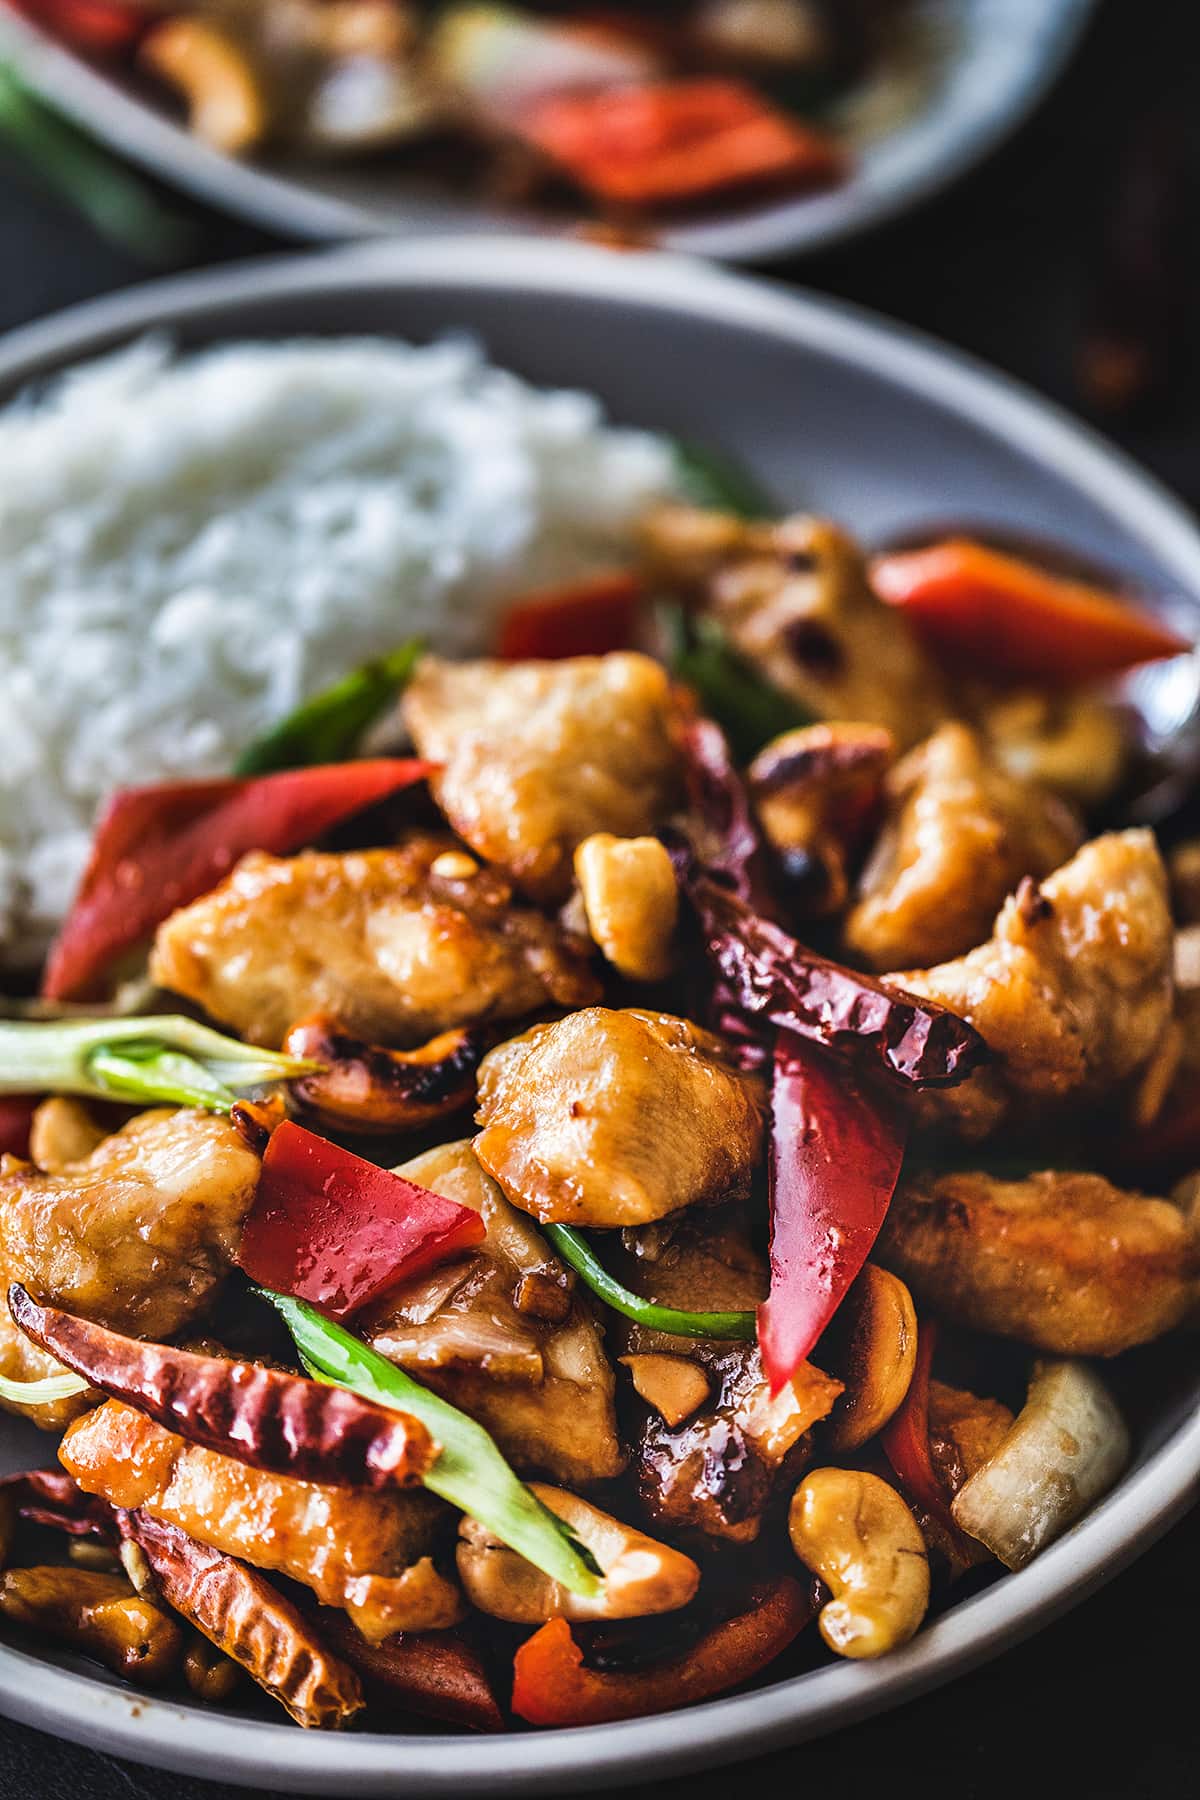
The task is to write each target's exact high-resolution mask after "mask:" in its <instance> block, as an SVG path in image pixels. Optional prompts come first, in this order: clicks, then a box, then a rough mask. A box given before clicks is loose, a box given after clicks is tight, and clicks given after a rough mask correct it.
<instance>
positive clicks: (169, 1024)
mask: <svg viewBox="0 0 1200 1800" xmlns="http://www.w3.org/2000/svg"><path fill="white" fill-rule="evenodd" d="M319 1067H320V1065H319V1064H318V1063H313V1062H305V1061H302V1060H301V1059H300V1058H299V1057H295V1056H283V1055H280V1054H278V1053H277V1052H276V1051H273V1050H260V1049H258V1048H256V1046H254V1045H252V1044H242V1043H239V1042H238V1040H237V1039H236V1038H230V1037H225V1036H224V1034H223V1033H222V1032H219V1031H213V1030H212V1029H211V1027H210V1026H207V1025H200V1024H198V1023H197V1022H196V1020H195V1019H188V1018H184V1017H183V1016H182V1015H181V1014H167V1015H164V1016H163V1017H162V1018H158V1017H155V1016H148V1017H142V1018H133V1019H72V1020H69V1021H62V1022H59V1021H54V1022H50V1023H44V1022H41V1021H34V1020H25V1019H4V1020H0V1094H40V1093H54V1094H79V1095H81V1096H82V1097H84V1098H86V1099H94V1100H131V1101H134V1102H138V1101H143V1102H147V1103H149V1104H154V1103H167V1104H171V1105H177V1106H202V1107H206V1108H207V1109H208V1110H209V1111H210V1112H228V1110H229V1108H230V1107H231V1106H232V1105H233V1103H234V1100H235V1099H236V1098H237V1095H238V1093H239V1092H241V1091H243V1090H248V1089H253V1088H257V1087H263V1086H265V1085H266V1084H267V1083H268V1082H272V1081H287V1080H291V1079H294V1078H295V1077H297V1076H300V1075H311V1074H313V1073H314V1072H315V1071H316V1070H317V1069H318V1068H319Z"/></svg>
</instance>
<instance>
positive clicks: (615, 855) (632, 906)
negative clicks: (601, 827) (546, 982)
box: [575, 831, 679, 981]
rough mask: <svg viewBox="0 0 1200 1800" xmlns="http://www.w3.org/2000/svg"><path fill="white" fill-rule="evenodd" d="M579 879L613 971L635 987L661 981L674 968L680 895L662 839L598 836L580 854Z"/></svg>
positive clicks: (577, 856)
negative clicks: (673, 951)
mask: <svg viewBox="0 0 1200 1800" xmlns="http://www.w3.org/2000/svg"><path fill="white" fill-rule="evenodd" d="M575 878H576V880H577V881H578V883H579V887H580V892H581V893H582V896H583V905H584V910H585V912H586V913H587V922H588V929H589V931H590V932H591V934H592V937H593V938H594V939H595V941H596V943H597V944H598V945H599V946H600V949H601V950H602V951H603V953H604V955H605V956H606V957H607V958H608V960H609V962H610V963H612V965H613V967H614V968H615V969H617V970H619V971H620V973H621V974H622V975H627V976H628V977H629V979H630V980H631V981H660V980H661V979H662V978H663V976H665V975H666V974H667V973H668V971H669V970H670V966H671V939H672V937H673V936H674V933H675V925H676V921H677V920H678V917H679V890H678V888H677V886H676V882H675V871H674V869H673V868H672V867H671V859H670V857H669V856H668V855H667V852H666V850H665V849H664V847H663V846H662V844H660V843H659V841H658V839H657V838H652V837H639V838H619V837H613V836H612V834H611V832H607V831H597V832H594V833H593V835H592V836H591V837H589V838H585V839H584V840H583V842H582V844H580V846H579V848H578V849H577V850H576V852H575Z"/></svg>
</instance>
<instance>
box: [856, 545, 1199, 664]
mask: <svg viewBox="0 0 1200 1800" xmlns="http://www.w3.org/2000/svg"><path fill="white" fill-rule="evenodd" d="M871 580H872V582H873V584H874V587H875V591H876V593H878V594H879V595H880V596H881V598H882V599H884V600H886V601H888V603H889V604H890V605H892V606H900V607H903V608H904V611H905V613H906V614H907V616H908V617H909V618H910V619H911V620H912V622H913V624H914V626H915V627H916V628H917V630H918V631H919V632H920V634H921V636H922V637H923V638H924V639H925V640H926V642H927V643H928V644H929V645H930V646H931V648H932V649H933V650H934V651H935V652H936V653H937V654H939V655H940V656H942V657H944V658H945V659H947V660H949V661H952V662H957V663H970V664H972V665H973V666H974V668H975V669H976V670H977V671H979V672H980V673H982V674H984V675H986V676H987V677H988V678H989V679H991V678H995V677H997V676H999V677H1002V678H1006V679H1009V680H1028V681H1038V682H1045V683H1048V684H1050V685H1052V686H1054V687H1062V686H1070V685H1072V684H1074V683H1077V682H1085V681H1098V680H1101V679H1103V678H1104V677H1105V676H1110V675H1118V674H1120V673H1121V671H1122V670H1123V669H1130V668H1133V667H1134V666H1135V665H1136V664H1138V663H1145V662H1155V661H1157V660H1158V659H1159V658H1161V657H1166V656H1179V655H1181V654H1182V653H1183V652H1184V651H1186V650H1190V649H1191V647H1192V646H1191V644H1190V643H1189V642H1188V641H1187V639H1186V638H1183V637H1180V636H1179V634H1178V633H1177V632H1175V631H1172V630H1171V629H1170V627H1169V626H1167V625H1164V624H1163V623H1162V621H1161V620H1160V619H1156V618H1154V617H1153V616H1152V615H1151V614H1149V613H1146V612H1143V611H1141V610H1140V609H1139V608H1137V607H1135V606H1132V605H1129V604H1128V603H1127V602H1126V601H1124V600H1122V599H1120V598H1119V597H1118V596H1117V595H1115V594H1111V593H1105V592H1104V591H1103V590H1102V589H1100V588H1096V587H1092V586H1090V585H1089V584H1088V583H1086V582H1083V581H1073V580H1070V579H1069V578H1067V577H1066V576H1063V575H1053V574H1050V573H1049V572H1048V571H1047V570H1045V569H1040V568H1038V567H1037V566H1036V564H1034V563H1029V562H1025V561H1023V560H1022V559H1021V558H1020V557H1016V556H1009V555H1005V554H1004V553H1003V552H1002V551H999V550H991V549H989V548H987V547H986V546H985V545H983V544H977V543H973V542H972V541H971V540H970V539H967V538H949V539H947V540H946V541H945V542H944V543H940V544H931V545H929V546H928V547H927V548H926V549H923V550H906V551H898V552H896V553H895V554H893V555H888V556H879V557H876V559H875V561H874V562H873V564H872V565H871Z"/></svg>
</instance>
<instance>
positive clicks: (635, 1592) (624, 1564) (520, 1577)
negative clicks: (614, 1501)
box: [458, 1481, 700, 1625]
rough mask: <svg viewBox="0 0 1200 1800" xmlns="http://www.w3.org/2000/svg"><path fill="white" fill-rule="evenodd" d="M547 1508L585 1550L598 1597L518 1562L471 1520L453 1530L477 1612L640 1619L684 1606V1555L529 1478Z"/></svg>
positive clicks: (536, 1618)
mask: <svg viewBox="0 0 1200 1800" xmlns="http://www.w3.org/2000/svg"><path fill="white" fill-rule="evenodd" d="M530 1486H531V1488H532V1490H533V1492H534V1493H535V1494H536V1495H537V1497H538V1499H539V1500H540V1501H541V1502H542V1504H543V1506H548V1507H549V1508H550V1510H551V1512H554V1513H557V1514H558V1516H559V1518H560V1519H564V1520H565V1521H566V1523H567V1524H568V1525H569V1527H570V1528H571V1530H572V1531H573V1532H574V1534H575V1536H576V1537H577V1538H578V1539H579V1540H580V1542H581V1543H582V1544H584V1545H585V1547H586V1548H587V1549H588V1550H590V1551H591V1553H592V1555H593V1556H594V1557H595V1559H596V1562H597V1563H598V1564H599V1566H600V1569H601V1572H602V1574H603V1576H604V1585H603V1587H602V1588H601V1590H600V1592H599V1594H597V1595H595V1596H594V1597H593V1598H592V1599H585V1598H583V1597H582V1596H580V1595H578V1594H572V1593H571V1592H570V1591H569V1590H568V1589H567V1588H564V1587H563V1586H562V1585H561V1583H559V1582H557V1581H554V1580H553V1579H552V1578H551V1577H550V1576H549V1575H543V1574H542V1572H541V1570H540V1569H535V1568H534V1566H533V1564H532V1563H530V1562H526V1560H525V1558H524V1557H523V1556H519V1555H518V1554H517V1552H516V1551H515V1550H510V1549H509V1548H508V1546H507V1545H506V1544H502V1543H501V1542H500V1540H499V1538H497V1537H494V1536H493V1534H492V1533H491V1532H490V1531H489V1530H488V1529H487V1527H486V1526H484V1525H481V1524H480V1523H479V1521H478V1520H477V1519H472V1518H464V1519H463V1520H462V1523H461V1525H460V1527H459V1542H458V1573H459V1575H460V1577H461V1579H462V1584H463V1586H464V1588H465V1589H466V1590H467V1597H468V1599H470V1600H471V1601H472V1602H473V1603H474V1605H476V1606H477V1607H478V1608H479V1610H480V1612H485V1613H490V1614H491V1616H492V1618H494V1619H507V1620H508V1621H509V1622H510V1623H511V1624H514V1625H541V1624H544V1623H545V1621H546V1620H547V1619H640V1618H644V1617H645V1616H646V1615H647V1614H649V1613H663V1612H674V1611H675V1609H676V1608H677V1607H680V1606H686V1605H687V1604H688V1601H689V1600H691V1599H692V1597H693V1596H694V1594H695V1592H696V1589H697V1587H698V1586H699V1584H700V1571H699V1569H698V1568H697V1566H696V1564H695V1563H694V1562H693V1561H692V1559H691V1557H690V1556H684V1555H683V1554H682V1553H681V1552H680V1551H678V1550H672V1549H671V1548H670V1547H669V1546H668V1545H666V1544H660V1543H657V1542H656V1541H655V1539H654V1538H652V1537H647V1536H646V1534H645V1533H644V1532H641V1531H637V1530H636V1529H635V1528H634V1527H633V1526H632V1525H623V1524H622V1523H621V1521H620V1520H619V1519H614V1518H613V1517H612V1516H611V1514H609V1513H605V1512H601V1511H600V1509H599V1507H596V1506H592V1505H591V1504H590V1503H589V1502H588V1501H587V1500H581V1499H580V1498H579V1496H578V1495H577V1494H569V1493H567V1491H566V1490H565V1489H564V1488H556V1487H548V1486H546V1484H545V1483H544V1482H540V1481H534V1482H531V1483H530Z"/></svg>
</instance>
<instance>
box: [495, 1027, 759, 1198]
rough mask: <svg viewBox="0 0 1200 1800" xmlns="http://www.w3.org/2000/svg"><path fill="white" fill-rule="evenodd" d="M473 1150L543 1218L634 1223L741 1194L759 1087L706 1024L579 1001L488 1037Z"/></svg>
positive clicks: (754, 1136) (754, 1139)
mask: <svg viewBox="0 0 1200 1800" xmlns="http://www.w3.org/2000/svg"><path fill="white" fill-rule="evenodd" d="M476 1116H477V1118H478V1120H479V1123H480V1125H481V1126H482V1127H483V1129H482V1130H481V1131H480V1133H479V1135H478V1137H477V1138H476V1139H475V1152H476V1155H477V1156H478V1157H479V1160H480V1162H481V1163H482V1164H483V1166H484V1168H485V1169H486V1170H487V1171H488V1173H489V1175H491V1176H493V1177H494V1178H495V1180H496V1181H498V1182H499V1183H500V1186H501V1187H502V1188H503V1189H504V1192H505V1194H506V1195H507V1196H508V1198H509V1199H510V1200H511V1201H512V1202H513V1204H514V1206H519V1207H521V1208H522V1210H523V1211H525V1212H527V1213H531V1214H532V1215H533V1217H534V1218H535V1219H541V1220H542V1221H543V1222H545V1221H548V1220H554V1221H556V1222H561V1223H562V1224H566V1225H595V1226H600V1227H603V1226H616V1225H644V1224H647V1223H648V1222H649V1221H650V1220H652V1219H661V1218H663V1217H664V1216H665V1215H666V1214H667V1213H671V1212H677V1211H678V1210H679V1208H680V1207H683V1206H692V1205H694V1204H695V1203H696V1202H699V1201H706V1202H707V1201H714V1200H727V1199H735V1198H739V1197H741V1196H743V1195H745V1194H746V1193H747V1192H748V1190H749V1186H750V1177H751V1175H752V1173H753V1170H754V1167H755V1164H756V1163H757V1162H758V1160H759V1156H760V1153H761V1150H762V1098H761V1091H760V1088H759V1085H758V1083H757V1082H756V1081H755V1080H754V1079H752V1078H750V1077H747V1076H745V1075H743V1074H742V1073H741V1072H740V1071H739V1070H738V1069H737V1068H736V1067H735V1066H734V1063H733V1061H732V1059H731V1058H730V1056H729V1053H728V1051H727V1050H726V1047H725V1045H724V1044H723V1043H722V1042H721V1040H720V1039H719V1038H717V1037H714V1036H713V1035H712V1033H711V1032H708V1031H702V1030H701V1029H700V1028H699V1026H697V1025H692V1024H689V1022H688V1021H687V1020H686V1019H676V1018H673V1017H672V1016H671V1015H670V1014H667V1013H649V1012H638V1011H635V1010H633V1009H629V1010H627V1011H622V1012H613V1011H610V1010H608V1009H607V1008H605V1007H599V1006H593V1007H589V1008H588V1009H587V1010H586V1011H585V1012H576V1013H571V1014H569V1015H568V1017H567V1018H565V1019H559V1020H557V1021H556V1022H555V1023H554V1024H551V1025H535V1026H534V1028H533V1030H532V1031H527V1032H525V1033H524V1035H523V1036H521V1037H517V1038H513V1039H511V1040H510V1042H509V1043H507V1044H501V1045H499V1046H498V1047H497V1048H496V1049H495V1050H493V1051H491V1052H490V1053H489V1054H488V1055H487V1056H485V1057H484V1059H483V1062H482V1063H481V1065H480V1069H479V1110H478V1113H477V1115H476Z"/></svg>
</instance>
